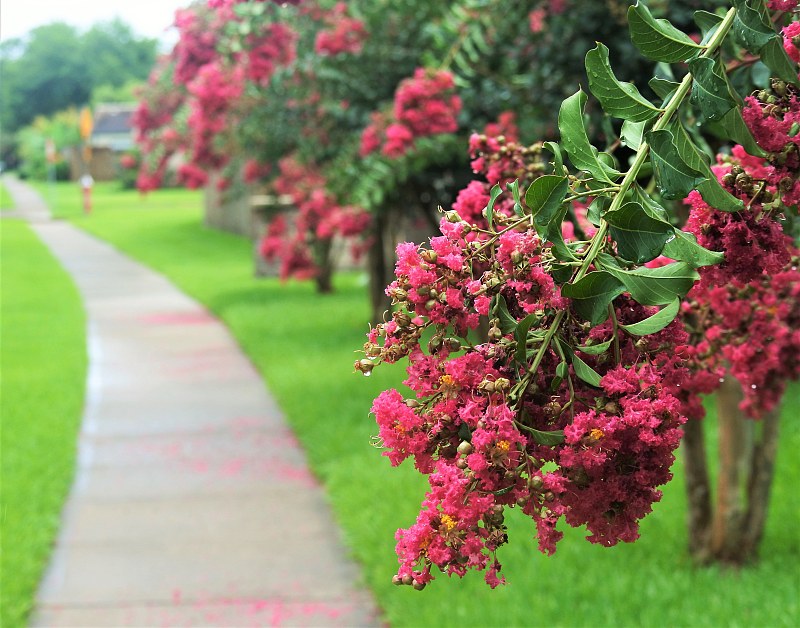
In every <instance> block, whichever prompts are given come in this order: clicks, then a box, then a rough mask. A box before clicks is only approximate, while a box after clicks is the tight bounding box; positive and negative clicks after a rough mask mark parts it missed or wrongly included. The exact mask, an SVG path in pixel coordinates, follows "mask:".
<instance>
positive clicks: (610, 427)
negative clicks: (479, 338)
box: [356, 199, 690, 588]
mask: <svg viewBox="0 0 800 628" xmlns="http://www.w3.org/2000/svg"><path fill="white" fill-rule="evenodd" d="M502 202H505V199H504V200H503V201H502ZM496 220H497V221H499V223H500V224H499V225H498V226H497V234H496V235H495V236H490V235H489V232H487V231H485V230H484V229H483V228H481V227H479V226H478V224H476V223H470V222H468V221H465V220H462V219H461V217H460V216H458V215H457V214H456V213H455V212H450V213H448V215H447V216H446V217H445V218H444V219H443V220H442V222H441V231H442V234H443V235H442V236H439V237H435V238H432V239H431V241H430V248H425V249H419V248H418V247H417V246H415V245H413V244H409V243H404V244H400V245H399V246H398V249H397V255H398V261H397V268H396V275H397V279H396V280H395V281H394V282H392V284H390V285H389V287H388V288H387V294H388V295H390V296H391V297H392V299H393V300H394V302H396V303H397V304H398V305H399V306H400V307H399V308H398V309H397V310H396V311H395V312H394V313H393V314H392V317H391V320H389V321H387V322H385V323H383V324H381V325H378V326H377V327H376V328H374V329H372V330H371V332H370V334H369V339H368V342H367V343H366V344H365V347H364V352H365V354H366V357H365V358H364V359H362V360H360V361H358V362H356V369H357V370H360V371H362V372H364V373H369V372H371V370H372V369H373V368H374V366H375V365H376V364H377V363H379V362H389V363H392V362H397V361H398V360H401V359H403V358H408V361H409V365H408V368H407V372H408V379H407V380H406V381H405V382H404V383H405V385H406V386H408V387H409V388H410V389H411V390H412V391H414V393H415V398H411V399H404V398H403V397H402V395H401V394H400V393H399V392H397V391H396V390H390V391H386V392H384V393H382V394H381V395H380V396H379V397H378V398H377V399H376V400H375V403H374V404H373V407H372V411H373V413H374V414H375V417H376V421H377V423H378V429H379V437H380V439H381V441H382V443H383V445H384V446H385V447H386V451H385V455H386V456H388V458H389V459H390V461H391V462H392V464H394V465H397V464H400V463H401V462H402V461H403V460H405V459H406V458H412V459H413V461H414V464H415V466H416V467H417V469H418V470H419V471H420V472H422V473H424V474H427V475H428V477H429V484H430V490H429V492H428V494H427V495H426V498H425V501H424V502H423V505H422V509H421V511H420V514H419V517H418V518H417V521H416V522H415V523H414V524H413V525H412V526H411V527H410V528H408V529H401V530H399V531H398V533H397V541H398V543H397V553H398V558H399V562H400V567H399V570H398V574H397V575H396V576H395V582H396V583H398V584H403V583H405V584H411V585H413V586H414V587H415V588H423V587H424V586H425V585H426V584H427V583H428V582H429V581H430V580H431V579H432V578H433V576H432V572H431V570H432V568H433V567H434V566H435V567H437V568H438V569H440V570H441V571H443V572H444V573H447V574H450V575H452V574H455V575H459V576H462V575H464V573H465V572H466V571H467V570H468V569H478V570H485V571H486V581H487V583H488V584H489V585H490V586H496V585H497V584H500V583H501V582H502V581H503V579H502V577H501V576H500V575H499V570H500V563H499V562H498V560H497V556H496V550H497V549H498V548H499V547H500V546H501V545H503V544H504V543H506V541H507V529H506V527H505V525H504V510H505V509H506V508H520V509H521V510H522V512H523V513H525V514H526V515H527V516H529V517H531V518H532V519H533V521H534V523H535V525H536V528H537V531H538V537H539V546H540V549H541V550H542V551H544V552H547V553H552V552H553V551H554V550H555V544H556V542H557V541H558V540H559V538H560V537H561V533H560V532H559V531H557V530H556V522H557V521H558V520H559V519H562V518H563V519H564V520H565V521H566V522H567V523H568V524H570V525H574V526H580V525H586V526H587V528H588V530H589V532H590V536H589V537H588V539H589V541H591V542H593V543H601V544H603V545H614V544H615V543H617V542H619V541H631V540H633V539H635V538H636V536H637V535H638V532H637V530H638V521H639V520H640V519H641V518H642V517H643V516H645V515H646V514H647V513H648V512H649V511H650V508H651V505H652V503H653V502H654V501H657V500H658V499H659V498H660V492H659V491H658V490H657V487H658V486H659V485H661V484H663V483H664V482H666V481H667V480H668V479H669V478H670V472H669V468H670V465H671V464H672V461H673V459H674V458H673V452H674V450H675V448H676V447H677V445H678V442H679V440H680V434H681V432H680V430H679V426H680V425H681V423H682V422H683V421H684V417H683V415H682V413H681V403H680V400H679V399H678V398H677V397H676V396H675V395H674V394H673V393H672V390H673V389H674V390H679V389H680V388H681V385H682V384H683V383H684V382H685V380H686V378H687V377H688V376H689V373H690V372H689V370H688V369H687V368H686V366H685V356H686V355H687V354H688V351H689V348H688V347H687V346H686V342H687V338H688V335H687V334H686V332H684V331H683V330H682V328H681V326H680V324H678V323H673V324H672V325H670V326H669V327H667V328H666V329H664V330H662V331H661V332H659V333H658V334H655V335H654V336H652V337H651V338H650V339H649V340H648V342H647V343H642V342H639V341H638V340H637V339H636V338H634V337H631V336H627V335H624V334H622V335H620V336H619V337H618V340H617V342H618V356H617V357H615V358H612V357H611V356H609V355H608V353H603V354H601V355H594V353H591V352H589V353H586V354H581V359H582V361H583V362H584V363H585V364H588V365H590V366H591V368H593V369H595V370H596V372H597V373H599V374H601V375H602V377H603V378H602V381H601V385H600V387H599V388H595V387H593V386H591V385H589V384H587V383H585V382H584V381H583V380H581V379H580V378H579V377H578V376H577V375H576V371H575V367H574V366H567V365H566V363H565V364H564V366H567V368H566V370H565V371H563V372H561V374H560V375H558V374H557V373H558V372H559V371H558V369H557V366H558V365H559V363H560V362H562V358H561V356H560V355H559V354H558V352H557V351H556V349H554V348H553V346H547V347H541V341H539V344H538V345H537V344H536V341H534V344H533V349H532V350H537V349H538V350H540V351H541V360H540V363H539V368H538V369H537V370H536V371H530V370H529V369H528V367H527V365H525V364H522V363H520V362H519V361H518V355H519V351H520V347H519V342H520V339H519V338H517V337H516V336H515V334H514V333H513V331H512V330H511V329H510V328H508V327H507V326H506V322H504V320H503V317H508V316H510V317H511V318H512V319H513V320H514V322H515V323H518V322H519V321H522V320H523V319H525V320H527V321H528V323H529V325H530V329H529V335H528V336H527V338H526V342H527V340H528V339H529V338H532V337H534V338H535V337H538V338H541V337H542V335H543V334H544V333H545V330H546V329H547V328H548V327H549V325H550V324H551V323H552V321H553V318H554V317H555V316H556V314H557V313H558V312H563V311H565V310H567V309H568V308H569V302H568V301H567V300H566V299H564V298H563V297H561V295H560V291H559V289H558V288H557V286H556V285H555V283H554V281H553V278H552V269H551V267H550V265H551V264H552V258H551V257H549V256H548V254H547V247H546V246H544V245H543V243H542V241H541V240H540V239H539V238H538V236H537V235H536V233H535V232H534V231H532V230H531V229H530V228H529V227H528V226H527V225H525V224H523V223H524V222H525V221H521V222H520V221H517V222H515V221H514V218H512V217H506V216H504V215H503V214H500V215H498V216H496ZM501 303H502V307H501V305H500V304H501ZM650 314H652V308H644V307H642V306H640V305H637V304H635V303H634V302H632V301H630V300H629V299H626V298H622V297H620V298H619V299H618V301H617V318H618V320H619V321H620V322H622V323H630V322H636V321H639V320H642V319H644V318H646V317H647V316H648V315H650ZM481 316H485V317H488V320H489V328H488V331H485V332H484V333H486V337H487V338H488V340H487V341H485V342H482V343H480V344H473V343H474V342H475V341H471V340H470V338H471V337H472V334H471V331H472V330H475V329H476V328H478V327H479V325H480V320H481ZM530 334H533V336H531V335H530ZM612 337H613V328H612V326H611V324H610V323H608V324H606V325H601V326H597V327H595V328H594V329H592V330H591V331H589V330H587V327H586V326H585V325H583V324H581V323H580V322H579V321H578V320H575V321H574V322H571V323H569V324H567V325H565V326H564V327H563V328H562V335H561V341H560V342H563V343H564V346H569V347H574V348H575V349H574V350H575V351H576V352H577V351H579V348H580V347H583V346H586V345H593V344H600V343H608V342H609V341H610V340H611V339H612ZM423 338H425V340H424V341H423ZM651 343H652V344H651ZM545 465H547V467H546V466H545ZM545 469H547V470H545Z"/></svg>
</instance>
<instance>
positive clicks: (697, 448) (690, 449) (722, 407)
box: [684, 375, 779, 566]
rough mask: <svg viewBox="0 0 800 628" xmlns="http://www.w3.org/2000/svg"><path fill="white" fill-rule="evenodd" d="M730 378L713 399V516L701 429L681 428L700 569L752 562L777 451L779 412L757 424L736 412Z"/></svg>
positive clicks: (692, 542)
mask: <svg viewBox="0 0 800 628" xmlns="http://www.w3.org/2000/svg"><path fill="white" fill-rule="evenodd" d="M741 400H742V391H741V387H740V385H739V383H738V382H737V381H736V380H735V379H734V378H733V377H732V376H730V375H729V376H728V377H726V378H725V382H723V384H722V386H720V389H719V391H718V393H717V424H718V432H719V445H718V447H719V463H718V465H719V466H718V472H717V486H716V498H715V501H714V506H713V510H712V508H711V496H710V490H709V486H710V483H709V480H708V470H707V465H706V450H705V444H704V442H703V433H702V427H703V426H702V423H701V422H700V421H689V422H687V424H686V425H685V426H684V432H685V436H684V460H685V464H686V489H687V497H688V504H689V522H688V523H689V551H690V553H691V555H692V556H693V558H694V559H695V560H696V561H697V562H699V563H711V562H718V563H723V564H728V565H734V566H739V565H743V564H745V563H748V562H751V561H753V560H755V558H756V557H757V554H758V545H759V542H760V541H761V537H762V536H763V532H764V525H765V523H766V517H767V510H768V504H769V495H770V488H771V486H772V478H773V470H774V466H775V455H776V452H777V445H778V416H779V413H778V412H777V411H773V412H770V413H768V414H767V415H766V416H765V417H764V418H762V419H761V420H760V421H754V420H753V419H749V418H747V417H746V416H745V415H744V413H743V412H742V411H741V410H740V409H739V403H740V401H741Z"/></svg>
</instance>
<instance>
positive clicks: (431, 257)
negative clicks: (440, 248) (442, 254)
mask: <svg viewBox="0 0 800 628" xmlns="http://www.w3.org/2000/svg"><path fill="white" fill-rule="evenodd" d="M420 257H421V258H422V260H423V261H425V262H428V263H429V264H435V263H436V260H437V259H439V256H438V255H437V253H436V251H431V250H429V249H426V250H424V251H422V253H420Z"/></svg>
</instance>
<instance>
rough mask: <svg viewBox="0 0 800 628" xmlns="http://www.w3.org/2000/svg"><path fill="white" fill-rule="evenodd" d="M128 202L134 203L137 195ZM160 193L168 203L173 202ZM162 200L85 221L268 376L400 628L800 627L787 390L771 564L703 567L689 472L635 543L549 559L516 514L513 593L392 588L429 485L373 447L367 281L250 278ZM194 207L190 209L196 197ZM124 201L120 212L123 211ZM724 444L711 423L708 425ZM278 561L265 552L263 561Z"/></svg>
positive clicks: (452, 583) (799, 436) (585, 547)
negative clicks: (693, 538) (206, 312)
mask: <svg viewBox="0 0 800 628" xmlns="http://www.w3.org/2000/svg"><path fill="white" fill-rule="evenodd" d="M131 194H132V196H131ZM162 194H163V195H162ZM192 194H193V193H190V192H179V191H167V192H165V193H161V192H157V193H154V194H152V195H151V196H148V197H147V198H146V200H145V202H144V203H142V204H141V205H140V206H139V207H132V206H131V202H132V201H131V198H137V197H136V195H135V193H118V197H117V198H118V201H115V202H114V203H111V204H109V205H108V206H107V207H103V206H102V205H101V204H100V203H98V207H97V210H96V212H95V213H94V214H93V215H92V216H88V217H82V216H78V217H76V218H74V223H75V224H76V225H78V226H80V227H81V228H83V229H86V230H87V231H89V232H91V233H93V234H96V235H98V236H99V237H101V238H104V239H106V240H108V241H109V242H111V243H112V244H114V245H115V246H116V247H117V248H119V249H120V250H122V251H123V252H126V253H128V254H130V255H131V256H132V257H134V258H136V259H139V260H141V261H142V262H144V263H145V264H147V265H149V266H151V267H153V268H155V269H157V270H159V271H160V272H162V273H164V274H165V275H166V276H167V277H169V278H170V279H171V280H172V281H173V282H174V283H175V284H176V285H177V286H179V287H180V288H181V289H183V290H184V291H186V292H187V293H188V294H190V295H192V296H193V297H195V298H196V299H198V300H199V301H201V302H202V303H204V304H206V305H207V306H208V307H209V309H210V310H212V311H213V312H214V313H215V314H216V315H218V316H219V317H220V318H222V320H223V321H225V323H226V324H227V325H228V326H229V327H230V329H231V330H232V332H233V334H234V335H235V337H236V338H237V339H238V341H239V343H240V344H241V346H242V347H243V348H244V350H245V351H246V352H247V354H248V355H250V357H251V358H252V359H253V361H254V363H255V364H256V365H257V367H258V368H259V369H260V371H261V372H262V373H263V374H264V376H265V379H266V381H267V385H268V387H269V389H270V390H271V392H272V393H273V394H274V395H275V397H276V398H277V400H278V402H279V404H280V406H281V408H282V409H283V411H284V412H285V413H286V416H287V418H288V420H289V422H290V423H291V425H292V427H293V429H294V430H295V432H296V433H297V435H298V437H299V438H300V440H301V441H302V443H303V445H304V447H305V448H306V451H307V452H308V456H309V461H310V464H311V466H312V468H313V470H314V472H315V473H316V474H317V475H318V476H319V477H320V479H321V480H322V482H323V483H324V485H325V488H326V490H327V493H328V496H329V498H330V501H331V505H332V507H333V509H334V512H335V516H336V518H337V520H338V522H339V524H340V525H341V527H342V529H343V534H344V539H345V542H346V543H347V545H348V546H349V548H350V550H351V551H352V553H353V554H354V555H355V557H356V558H357V559H358V560H359V562H360V563H361V564H362V570H363V574H364V578H365V580H366V583H367V585H368V586H369V587H370V588H371V589H372V591H373V592H374V594H375V596H376V598H377V600H378V602H379V604H380V605H381V607H382V608H383V609H384V611H385V613H386V619H387V620H388V622H389V623H390V624H391V625H392V626H393V627H402V626H445V625H448V626H449V625H463V626H548V627H549V626H714V627H717V626H747V625H758V626H791V625H794V624H796V620H797V617H798V611H799V609H798V596H797V582H798V581H800V536H798V534H797V530H796V514H797V505H796V504H797V502H796V487H797V486H798V485H800V465H797V463H796V460H797V457H796V452H797V451H798V449H800V425H798V423H797V421H796V417H797V416H800V388H799V387H797V386H794V387H793V388H791V390H790V394H789V395H788V397H787V402H786V404H785V407H784V412H783V423H782V426H781V429H782V431H783V432H782V437H781V442H780V450H779V453H778V462H777V469H776V481H775V484H774V487H773V488H774V493H773V502H772V506H771V509H770V516H769V523H768V526H767V530H766V536H765V539H764V543H763V546H762V560H761V562H760V563H759V564H758V565H756V566H754V567H752V568H748V569H743V570H741V571H725V570H721V569H717V568H712V569H697V568H694V567H693V566H692V565H691V563H690V561H689V558H688V556H687V554H686V551H685V547H686V531H685V518H686V503H685V497H684V487H683V477H682V471H681V465H680V464H676V465H675V474H676V477H675V480H674V481H673V482H672V483H670V484H669V485H668V486H666V487H665V490H664V499H663V500H662V501H661V502H660V503H658V504H656V506H655V509H654V512H653V514H651V515H650V516H649V517H647V518H646V519H645V520H644V522H643V524H642V528H641V533H642V538H641V539H640V540H639V541H637V542H636V543H634V544H630V545H620V546H617V547H615V548H612V549H606V548H603V547H599V546H596V545H589V544H588V543H587V542H586V541H584V540H583V539H582V538H581V537H582V536H583V534H582V532H581V531H580V530H566V538H565V539H564V541H562V543H561V544H560V546H559V550H558V552H557V554H556V555H555V556H553V557H546V556H543V555H541V554H540V553H539V552H538V551H537V550H536V548H535V542H534V541H533V539H532V534H533V525H532V522H530V520H528V519H526V518H525V517H520V516H518V515H519V513H517V512H511V513H510V514H509V516H508V517H507V518H506V520H507V521H508V522H509V527H510V530H509V536H510V537H511V543H510V544H509V545H508V546H507V547H504V548H502V550H501V551H500V560H501V561H502V562H503V564H504V569H503V572H504V573H505V575H506V577H507V578H508V580H509V584H508V585H507V586H505V587H501V588H499V589H497V590H495V591H490V590H489V589H488V587H487V586H486V585H485V584H484V583H483V579H482V576H481V575H480V574H470V575H469V576H468V577H466V578H465V579H464V580H462V581H459V580H458V579H455V578H454V579H449V578H447V577H446V576H439V577H438V578H437V580H436V581H435V582H434V583H433V584H432V585H431V586H429V587H428V588H427V589H425V591H423V592H421V593H420V592H416V591H413V590H412V589H411V588H410V587H394V586H392V585H391V584H390V578H391V576H392V574H393V573H394V572H395V570H396V566H397V563H396V558H395V556H394V532H395V530H396V528H397V527H399V526H402V527H407V526H409V525H411V524H412V523H413V521H414V519H415V517H416V514H417V511H418V508H419V503H420V501H421V500H422V497H423V494H424V490H425V486H426V482H425V480H424V479H423V478H422V477H421V476H420V475H419V474H418V473H417V472H416V471H414V469H413V467H412V466H410V465H409V464H408V463H405V464H403V465H402V466H401V467H399V468H397V469H395V468H391V466H390V465H389V461H388V459H387V458H385V457H382V456H381V455H380V451H379V450H376V449H375V448H374V447H373V446H372V444H371V442H370V438H371V436H373V435H374V434H376V433H377V427H376V426H375V424H374V421H373V420H372V419H371V418H370V417H369V416H368V411H369V407H370V405H371V403H372V399H373V398H374V396H375V395H377V394H378V392H380V391H381V390H383V389H384V388H387V387H390V386H396V385H398V384H399V382H400V381H401V380H402V379H403V371H402V369H401V368H399V367H393V368H385V367H381V368H378V369H376V370H375V371H374V372H373V375H372V377H370V378H364V377H363V376H361V375H357V374H353V369H352V364H353V362H354V360H355V359H356V358H357V357H358V356H357V354H356V353H355V352H354V351H355V349H357V348H359V347H360V346H361V345H362V344H363V342H364V340H365V338H364V334H365V332H366V331H367V324H366V322H365V321H366V320H367V318H368V305H367V299H366V294H365V293H366V290H365V278H364V277H362V276H361V275H358V274H348V275H340V276H338V277H337V284H336V288H337V292H336V294H333V295H330V296H320V295H317V294H315V293H314V290H313V286H311V285H310V284H308V283H305V284H300V283H294V282H289V283H287V284H281V283H280V282H279V281H277V280H275V279H255V278H254V277H253V263H252V243H250V242H249V241H247V240H245V239H243V238H239V237H236V236H232V235H229V234H225V233H220V232H215V231H211V230H209V229H205V228H203V227H202V226H201V215H200V209H199V208H200V206H201V204H202V201H201V197H200V196H199V195H196V194H195V196H194V197H192V196H191V195H192ZM192 198H193V199H194V206H191V205H192V203H191V199H192ZM114 207H117V209H114ZM706 426H707V428H708V433H709V438H710V439H711V443H712V446H713V430H714V418H713V413H712V415H711V416H709V418H708V420H707V421H706ZM263 559H264V560H265V561H269V560H270V557H269V556H264V557H263Z"/></svg>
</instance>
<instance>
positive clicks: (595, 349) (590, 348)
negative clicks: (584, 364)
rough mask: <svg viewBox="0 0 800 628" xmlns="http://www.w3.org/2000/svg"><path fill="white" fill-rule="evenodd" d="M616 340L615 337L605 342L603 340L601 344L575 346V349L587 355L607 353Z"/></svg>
mask: <svg viewBox="0 0 800 628" xmlns="http://www.w3.org/2000/svg"><path fill="white" fill-rule="evenodd" d="M612 342H614V339H613V338H612V339H611V340H606V341H605V342H601V343H600V344H599V345H585V346H583V347H575V351H580V352H581V353H585V354H587V355H600V354H601V353H605V352H606V351H608V348H609V347H610V346H611V343H612Z"/></svg>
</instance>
